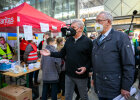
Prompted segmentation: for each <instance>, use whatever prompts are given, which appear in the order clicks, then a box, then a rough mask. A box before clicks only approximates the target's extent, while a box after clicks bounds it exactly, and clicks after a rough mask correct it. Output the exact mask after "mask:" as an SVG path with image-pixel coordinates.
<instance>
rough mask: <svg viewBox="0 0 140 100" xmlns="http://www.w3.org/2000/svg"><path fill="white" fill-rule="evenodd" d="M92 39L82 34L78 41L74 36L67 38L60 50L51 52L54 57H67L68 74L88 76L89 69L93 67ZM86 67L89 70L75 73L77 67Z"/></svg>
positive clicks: (79, 76) (80, 76) (77, 76)
mask: <svg viewBox="0 0 140 100" xmlns="http://www.w3.org/2000/svg"><path fill="white" fill-rule="evenodd" d="M91 52H92V41H91V40H90V39H89V38H87V37H86V36H84V35H82V36H81V38H79V39H78V40H77V41H75V39H74V38H73V37H69V38H68V39H67V40H66V43H65V45H64V47H63V48H62V49H61V51H60V52H51V56H53V57H60V58H64V57H66V75H68V76H71V77H75V78H87V77H88V69H89V68H90V67H91ZM79 67H86V68H87V71H86V72H85V73H84V74H82V75H78V74H76V73H75V71H76V70H77V68H79Z"/></svg>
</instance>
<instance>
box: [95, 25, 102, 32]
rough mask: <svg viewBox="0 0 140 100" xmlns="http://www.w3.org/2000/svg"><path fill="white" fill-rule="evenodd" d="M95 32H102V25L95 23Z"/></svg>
mask: <svg viewBox="0 0 140 100" xmlns="http://www.w3.org/2000/svg"><path fill="white" fill-rule="evenodd" d="M95 31H96V32H99V33H100V32H102V31H103V25H102V24H99V23H95Z"/></svg>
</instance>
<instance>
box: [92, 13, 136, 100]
mask: <svg viewBox="0 0 140 100" xmlns="http://www.w3.org/2000/svg"><path fill="white" fill-rule="evenodd" d="M112 21H113V17H112V15H111V14H110V13H108V12H105V11H103V12H100V13H99V14H98V15H97V17H96V24H95V30H96V31H97V32H98V33H100V34H101V35H100V36H99V37H98V38H97V39H96V40H95V41H94V42H93V49H92V64H93V74H94V75H93V77H94V85H95V92H96V93H97V95H98V97H99V100H113V98H115V97H116V96H118V95H119V94H122V96H124V97H125V98H126V99H128V98H129V97H130V88H131V86H132V85H133V80H134V72H135V69H134V67H135V59H134V55H133V51H132V47H131V44H130V41H129V38H128V36H127V35H126V34H124V33H122V32H119V31H115V30H114V29H113V28H112Z"/></svg>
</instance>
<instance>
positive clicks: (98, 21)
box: [96, 19, 107, 23]
mask: <svg viewBox="0 0 140 100" xmlns="http://www.w3.org/2000/svg"><path fill="white" fill-rule="evenodd" d="M106 20H107V19H105V20H96V22H97V23H100V22H102V21H106Z"/></svg>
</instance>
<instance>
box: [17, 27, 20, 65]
mask: <svg viewBox="0 0 140 100" xmlns="http://www.w3.org/2000/svg"><path fill="white" fill-rule="evenodd" d="M17 51H18V52H17V53H18V64H19V65H20V46H19V26H17Z"/></svg>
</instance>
